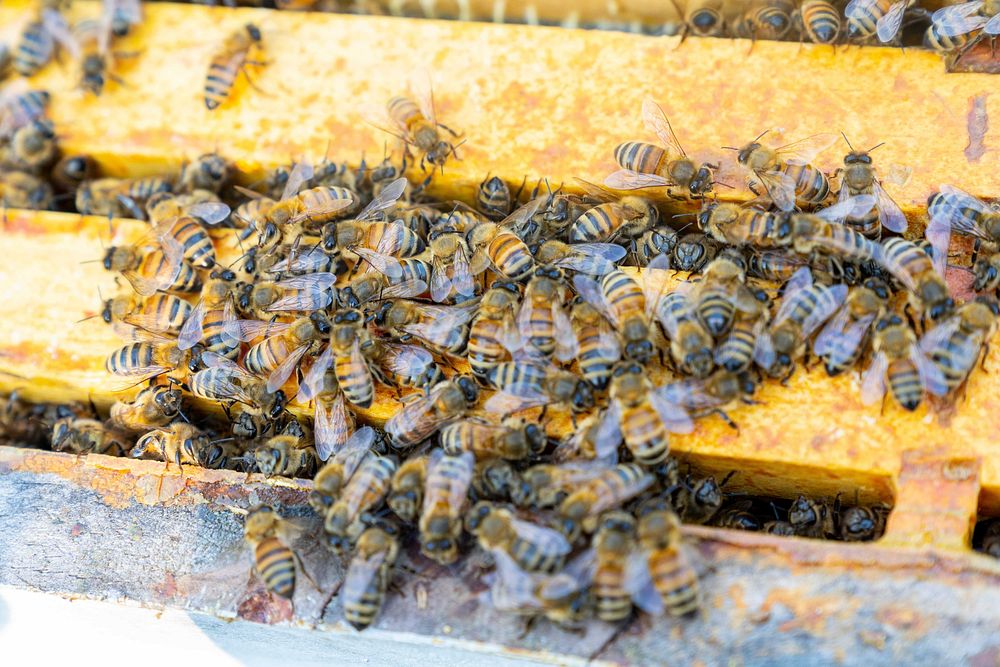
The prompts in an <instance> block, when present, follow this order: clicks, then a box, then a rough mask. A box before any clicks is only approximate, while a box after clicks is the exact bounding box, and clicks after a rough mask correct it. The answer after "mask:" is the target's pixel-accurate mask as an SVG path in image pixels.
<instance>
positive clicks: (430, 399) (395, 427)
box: [385, 375, 479, 449]
mask: <svg viewBox="0 0 1000 667" xmlns="http://www.w3.org/2000/svg"><path fill="white" fill-rule="evenodd" d="M411 396H413V398H410V399H409V400H408V402H406V403H404V404H403V407H402V408H401V409H400V410H399V411H398V412H397V413H396V414H394V415H393V416H392V417H390V418H389V421H387V422H386V424H385V432H386V435H388V436H389V440H390V442H392V444H393V446H394V447H396V448H398V449H408V448H410V447H413V446H415V445H418V444H420V443H421V442H423V441H424V440H426V439H427V438H429V437H430V436H432V435H433V434H434V433H435V432H436V431H437V430H438V429H440V428H442V427H444V426H447V425H448V424H450V423H452V422H454V421H456V420H458V419H461V418H462V417H463V416H464V415H465V412H466V410H469V409H470V408H472V407H473V406H474V405H475V404H476V401H477V400H479V388H478V386H477V385H476V383H475V381H474V380H473V379H472V378H471V377H469V376H464V375H463V376H458V377H455V378H452V379H450V380H445V381H442V382H439V383H438V384H436V385H434V387H432V388H431V389H430V390H429V391H428V392H427V393H426V394H425V395H412V394H411Z"/></svg>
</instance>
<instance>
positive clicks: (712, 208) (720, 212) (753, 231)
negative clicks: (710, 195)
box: [698, 202, 792, 268]
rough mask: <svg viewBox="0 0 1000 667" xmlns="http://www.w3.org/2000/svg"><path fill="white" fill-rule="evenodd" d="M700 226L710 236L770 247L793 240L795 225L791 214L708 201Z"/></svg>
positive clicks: (763, 247) (731, 243) (738, 242)
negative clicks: (793, 225) (792, 223)
mask: <svg viewBox="0 0 1000 667" xmlns="http://www.w3.org/2000/svg"><path fill="white" fill-rule="evenodd" d="M698 226H699V227H701V228H702V229H704V230H705V231H706V232H707V233H708V235H709V236H710V238H712V239H714V240H715V241H718V242H719V243H724V244H726V245H731V246H737V247H744V246H753V247H754V248H755V249H758V250H770V249H774V248H783V247H787V246H788V245H790V244H791V243H792V225H791V218H790V217H789V216H788V215H786V214H782V213H772V212H770V211H762V210H760V209H758V208H753V207H751V206H740V205H738V204H730V203H715V202H713V203H706V204H705V205H704V206H703V207H702V209H701V212H700V213H699V214H698ZM698 268H700V267H698Z"/></svg>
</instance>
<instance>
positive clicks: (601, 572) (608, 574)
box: [594, 566, 632, 623]
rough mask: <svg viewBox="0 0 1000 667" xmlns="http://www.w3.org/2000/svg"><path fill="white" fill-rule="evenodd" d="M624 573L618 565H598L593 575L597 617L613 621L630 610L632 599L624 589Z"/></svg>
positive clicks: (624, 615) (619, 618) (625, 616)
mask: <svg viewBox="0 0 1000 667" xmlns="http://www.w3.org/2000/svg"><path fill="white" fill-rule="evenodd" d="M624 579H625V573H624V572H623V571H622V569H621V568H620V567H615V566H611V567H600V566H598V569H597V572H596V573H595V575H594V597H595V598H596V599H597V617H598V618H599V619H601V620H602V621H606V622H609V623H614V622H617V621H621V620H623V619H625V618H627V617H628V615H629V614H630V613H631V612H632V599H631V598H630V597H629V595H628V593H627V592H626V591H625V587H624Z"/></svg>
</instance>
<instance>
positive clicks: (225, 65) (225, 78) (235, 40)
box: [204, 23, 264, 111]
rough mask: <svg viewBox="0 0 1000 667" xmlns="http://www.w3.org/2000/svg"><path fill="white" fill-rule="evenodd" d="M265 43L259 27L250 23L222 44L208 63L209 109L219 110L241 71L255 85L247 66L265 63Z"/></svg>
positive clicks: (206, 98)
mask: <svg viewBox="0 0 1000 667" xmlns="http://www.w3.org/2000/svg"><path fill="white" fill-rule="evenodd" d="M262 43H263V36H262V35H261V32H260V28H258V27H257V26H256V25H254V24H253V23H247V24H246V25H245V26H243V27H242V28H240V29H239V30H237V31H236V32H234V33H232V34H231V35H230V36H229V37H227V38H226V40H225V41H224V42H223V43H222V44H221V45H220V47H219V50H218V51H216V52H215V54H214V55H213V56H212V60H211V62H209V64H208V74H207V75H206V77H205V89H204V93H205V107H206V108H207V109H208V110H209V111H214V110H216V109H218V108H219V107H220V106H222V104H223V103H224V102H225V101H226V100H227V99H228V98H229V96H230V94H231V93H232V90H233V85H234V84H235V83H236V78H237V77H238V76H239V75H240V74H242V75H243V76H244V78H246V80H247V83H248V84H250V85H251V86H253V85H254V84H253V81H252V80H251V78H250V75H249V69H248V68H250V67H255V66H260V65H263V64H264V62H263V61H262V60H260V58H261V56H262V52H261V49H262Z"/></svg>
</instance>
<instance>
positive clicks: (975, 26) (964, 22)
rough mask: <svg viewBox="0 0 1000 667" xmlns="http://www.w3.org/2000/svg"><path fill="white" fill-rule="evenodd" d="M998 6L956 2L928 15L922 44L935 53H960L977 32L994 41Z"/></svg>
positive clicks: (999, 28)
mask: <svg viewBox="0 0 1000 667" xmlns="http://www.w3.org/2000/svg"><path fill="white" fill-rule="evenodd" d="M998 16H1000V4H998V3H997V2H996V1H995V0H985V2H983V1H978V0H977V1H974V2H958V3H956V4H953V5H950V6H948V7H942V8H941V9H939V10H937V11H936V12H934V13H933V14H932V15H931V24H930V25H929V26H927V32H925V33H924V44H925V45H927V46H929V47H931V48H932V49H934V50H936V51H943V52H947V51H960V50H962V49H964V48H966V47H967V46H969V45H970V43H971V42H972V41H973V39H974V38H975V33H976V31H977V30H981V31H982V34H986V35H990V36H991V37H996V35H998V34H1000V18H997V17H998Z"/></svg>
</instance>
